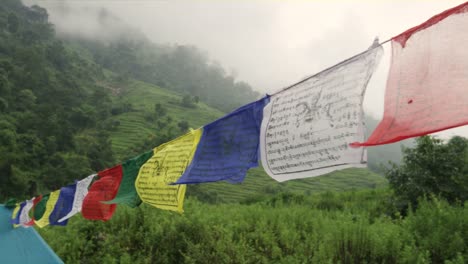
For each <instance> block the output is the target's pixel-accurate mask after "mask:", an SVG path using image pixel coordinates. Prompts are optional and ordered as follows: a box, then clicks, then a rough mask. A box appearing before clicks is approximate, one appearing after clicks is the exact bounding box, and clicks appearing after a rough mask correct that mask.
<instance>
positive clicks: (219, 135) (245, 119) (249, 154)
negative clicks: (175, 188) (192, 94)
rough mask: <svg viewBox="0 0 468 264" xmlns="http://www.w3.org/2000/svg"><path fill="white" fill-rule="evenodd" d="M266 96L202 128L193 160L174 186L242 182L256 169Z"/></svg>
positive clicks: (267, 97)
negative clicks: (250, 170) (223, 181)
mask: <svg viewBox="0 0 468 264" xmlns="http://www.w3.org/2000/svg"><path fill="white" fill-rule="evenodd" d="M269 99H270V97H269V96H266V97H264V98H262V99H260V100H258V101H256V102H253V103H250V104H248V105H245V106H243V107H240V108H238V109H237V110H235V111H234V112H232V113H230V114H228V115H226V116H224V117H222V118H220V119H218V120H216V121H214V122H212V123H210V124H208V125H206V126H204V127H203V134H202V137H201V140H200V143H199V144H198V147H197V150H196V152H195V156H194V157H193V160H192V162H191V164H190V165H189V166H188V167H187V169H186V170H185V172H184V174H183V175H182V176H181V177H180V178H179V180H178V181H177V182H175V183H174V184H188V183H201V182H215V181H222V180H226V181H228V182H230V183H239V182H242V181H243V180H244V178H245V174H246V173H247V170H248V169H250V168H252V167H256V166H258V157H259V156H258V149H259V138H260V126H261V123H262V117H263V107H264V106H265V105H266V104H267V103H268V102H269Z"/></svg>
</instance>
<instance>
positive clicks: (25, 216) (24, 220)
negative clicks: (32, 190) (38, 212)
mask: <svg viewBox="0 0 468 264" xmlns="http://www.w3.org/2000/svg"><path fill="white" fill-rule="evenodd" d="M33 205H34V198H32V199H31V200H27V201H26V202H25V205H24V207H23V209H22V210H21V213H20V215H19V223H18V224H20V225H22V226H30V225H31V224H32V219H31V218H30V217H29V211H30V210H31V208H32V207H33Z"/></svg>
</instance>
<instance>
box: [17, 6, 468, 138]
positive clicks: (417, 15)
mask: <svg viewBox="0 0 468 264" xmlns="http://www.w3.org/2000/svg"><path fill="white" fill-rule="evenodd" d="M24 2H25V3H26V4H30V3H36V4H38V5H41V6H44V7H46V8H47V9H48V10H49V14H50V20H51V22H53V23H54V24H56V28H57V31H59V32H60V31H62V32H63V31H66V32H71V33H77V34H84V35H87V36H91V37H92V36H101V35H106V34H112V32H114V31H116V30H118V29H115V28H112V27H111V25H108V24H105V25H103V24H102V23H99V21H98V19H97V14H99V12H102V10H103V8H105V9H106V10H108V11H109V13H110V14H111V16H112V15H115V16H116V18H118V19H120V20H122V21H123V22H124V23H125V24H128V25H130V26H132V27H134V28H137V29H139V30H141V31H142V32H143V33H144V34H145V35H146V36H147V37H148V38H149V39H150V40H152V41H154V42H157V43H170V44H174V43H177V44H190V45H195V46H197V47H199V48H200V49H202V50H204V51H206V52H207V53H208V54H209V57H210V58H211V59H212V60H216V61H218V62H220V63H221V65H223V67H224V68H225V69H226V70H227V72H230V73H234V74H235V75H236V76H237V79H238V80H243V81H247V82H248V83H250V84H251V85H252V86H253V87H254V89H255V90H257V91H260V92H268V93H271V92H274V91H277V90H279V89H281V88H282V87H285V86H287V85H289V84H291V83H294V82H296V81H298V80H300V79H302V78H303V77H305V76H309V75H312V74H314V73H316V72H318V71H320V70H321V69H324V68H326V67H328V66H331V65H334V64H336V63H337V62H340V61H342V60H344V59H346V58H348V57H350V56H352V55H354V54H356V53H359V52H361V51H363V50H365V49H367V48H368V47H369V46H370V45H371V43H372V41H373V39H374V37H375V36H379V38H380V40H381V42H383V41H384V40H387V39H388V38H390V37H392V36H395V35H398V34H399V33H401V32H403V31H405V30H407V29H409V28H411V27H413V26H416V25H418V24H420V23H422V22H424V21H425V20H427V19H429V18H430V17H431V16H433V15H435V14H438V13H440V12H442V11H444V10H446V9H448V8H451V7H454V6H456V5H459V4H461V3H463V2H464V1H449V0H444V1H393V2H390V1H387V2H386V1H360V2H354V1H273V0H272V1H252V0H250V1H247V0H240V1H222V0H221V1H214V0H213V1H173V0H171V1H159V0H133V1H125V0H114V1H111V0H94V1H91V0H81V1H80V0H68V1H67V0H65V1H63V0H62V1H50V0H24ZM116 24H118V25H119V26H118V27H122V24H121V23H116ZM384 50H385V55H384V57H383V59H382V61H381V63H380V65H379V67H378V70H377V72H376V73H375V74H374V77H373V78H372V80H371V82H370V84H369V86H368V88H367V93H366V98H365V101H364V109H365V111H366V113H368V114H370V115H372V116H374V117H377V118H380V117H381V116H382V112H383V98H384V90H385V81H386V76H387V72H388V66H389V55H390V45H388V44H386V45H384ZM460 133H463V135H465V136H466V135H468V128H461V129H456V130H451V131H448V132H446V133H445V134H448V135H453V134H460Z"/></svg>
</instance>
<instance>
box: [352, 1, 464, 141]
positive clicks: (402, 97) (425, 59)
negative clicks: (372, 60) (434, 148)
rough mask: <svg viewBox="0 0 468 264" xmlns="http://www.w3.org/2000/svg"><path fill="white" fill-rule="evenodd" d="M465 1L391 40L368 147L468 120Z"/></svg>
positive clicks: (430, 131) (431, 131)
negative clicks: (379, 110) (380, 109)
mask: <svg viewBox="0 0 468 264" xmlns="http://www.w3.org/2000/svg"><path fill="white" fill-rule="evenodd" d="M467 26H468V2H467V3H464V4H462V5H460V6H458V7H455V8H452V9H449V10H447V11H445V12H443V13H441V14H439V15H437V16H434V17H433V18H431V19H430V20H428V21H426V22H425V23H423V24H422V25H420V26H417V27H414V28H412V29H410V30H408V31H406V32H404V33H402V34H400V35H398V36H396V37H394V38H393V39H392V62H391V67H390V72H389V76H388V80H387V89H386V93H385V108H384V116H383V119H382V121H381V122H380V124H379V125H378V126H377V128H376V129H375V130H374V132H373V133H372V135H371V136H370V137H369V139H368V140H367V141H366V142H364V143H353V144H351V145H352V146H355V147H359V146H373V145H382V144H388V143H393V142H397V141H400V140H403V139H406V138H411V137H417V136H422V135H426V134H429V133H433V132H437V131H441V130H445V129H449V128H453V127H458V126H463V125H466V124H468V74H467V73H468V49H467V48H466V45H467V43H468V28H467Z"/></svg>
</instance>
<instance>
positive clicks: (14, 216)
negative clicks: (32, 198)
mask: <svg viewBox="0 0 468 264" xmlns="http://www.w3.org/2000/svg"><path fill="white" fill-rule="evenodd" d="M25 205H26V202H22V203H19V204H16V207H15V209H13V213H12V214H11V221H10V222H11V223H12V224H13V225H14V226H15V227H16V226H17V225H18V224H19V221H20V215H21V211H22V210H23V208H24V206H25Z"/></svg>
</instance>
